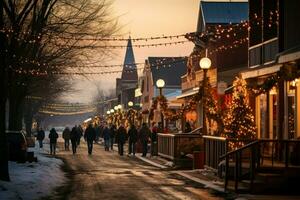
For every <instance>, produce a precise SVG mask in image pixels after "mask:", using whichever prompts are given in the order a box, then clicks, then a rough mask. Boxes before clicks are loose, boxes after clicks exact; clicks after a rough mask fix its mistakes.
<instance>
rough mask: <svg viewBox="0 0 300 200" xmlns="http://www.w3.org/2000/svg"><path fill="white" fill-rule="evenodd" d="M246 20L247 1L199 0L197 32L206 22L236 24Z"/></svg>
mask: <svg viewBox="0 0 300 200" xmlns="http://www.w3.org/2000/svg"><path fill="white" fill-rule="evenodd" d="M245 20H248V2H212V1H209V2H206V1H200V9H199V17H198V25H197V32H202V31H204V30H205V25H206V24H230V23H232V24H236V23H241V21H245Z"/></svg>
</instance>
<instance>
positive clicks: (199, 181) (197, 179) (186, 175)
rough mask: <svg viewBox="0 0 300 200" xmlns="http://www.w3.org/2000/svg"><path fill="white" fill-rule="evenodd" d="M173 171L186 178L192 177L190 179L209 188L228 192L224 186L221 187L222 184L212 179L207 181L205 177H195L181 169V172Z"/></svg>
mask: <svg viewBox="0 0 300 200" xmlns="http://www.w3.org/2000/svg"><path fill="white" fill-rule="evenodd" d="M173 172H174V173H175V174H178V175H180V176H183V177H185V178H187V179H190V180H192V181H194V182H197V183H200V184H202V185H204V187H205V188H209V189H212V190H215V191H217V192H221V193H226V192H225V191H224V188H223V187H220V186H218V185H215V184H213V183H211V182H210V181H206V180H203V179H200V178H196V177H193V176H191V175H188V174H186V173H184V172H182V171H181V172H176V171H173Z"/></svg>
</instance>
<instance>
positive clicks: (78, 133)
mask: <svg viewBox="0 0 300 200" xmlns="http://www.w3.org/2000/svg"><path fill="white" fill-rule="evenodd" d="M82 136H83V129H82V127H81V126H80V125H78V127H77V146H79V145H80V140H81V138H82Z"/></svg>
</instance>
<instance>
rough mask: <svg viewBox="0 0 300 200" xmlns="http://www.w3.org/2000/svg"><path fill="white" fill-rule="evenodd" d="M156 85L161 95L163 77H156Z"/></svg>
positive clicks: (163, 82) (163, 83)
mask: <svg viewBox="0 0 300 200" xmlns="http://www.w3.org/2000/svg"><path fill="white" fill-rule="evenodd" d="M156 86H157V87H158V89H159V95H160V96H162V88H163V87H164V86H165V81H164V80H163V79H158V80H157V81H156Z"/></svg>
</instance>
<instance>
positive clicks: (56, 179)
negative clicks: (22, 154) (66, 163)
mask: <svg viewBox="0 0 300 200" xmlns="http://www.w3.org/2000/svg"><path fill="white" fill-rule="evenodd" d="M35 146H36V147H35V148H30V149H29V150H28V151H34V152H35V153H34V155H35V156H36V157H37V159H38V162H37V163H35V162H33V163H29V162H27V163H22V164H20V163H16V162H9V172H10V179H11V181H10V182H4V181H0V199H3V200H4V199H5V200H6V199H24V200H30V199H39V198H41V197H44V196H47V195H49V194H51V191H52V190H53V189H54V188H56V187H58V186H61V185H62V184H63V183H64V182H65V181H66V177H65V174H64V172H63V171H62V169H61V166H62V164H63V161H62V160H60V159H57V158H54V157H48V156H46V154H45V153H46V152H48V150H49V145H47V144H45V145H44V148H43V149H39V147H38V144H37V143H36V145H35Z"/></svg>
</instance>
